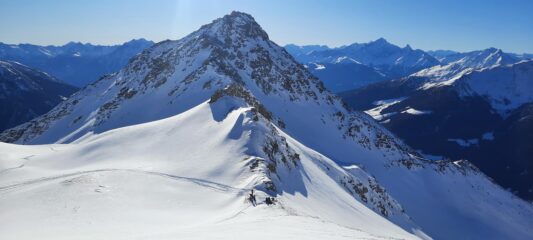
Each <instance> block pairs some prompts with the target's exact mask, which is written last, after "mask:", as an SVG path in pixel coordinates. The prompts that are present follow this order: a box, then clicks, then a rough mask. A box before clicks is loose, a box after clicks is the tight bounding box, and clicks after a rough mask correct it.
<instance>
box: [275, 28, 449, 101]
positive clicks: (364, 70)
mask: <svg viewBox="0 0 533 240" xmlns="http://www.w3.org/2000/svg"><path fill="white" fill-rule="evenodd" d="M285 49H287V51H288V52H289V53H291V54H292V55H293V56H294V57H295V58H296V60H298V61H299V62H300V63H302V64H304V65H306V66H307V67H308V69H309V70H310V71H311V72H312V73H313V74H315V75H316V76H318V77H320V79H321V80H322V81H323V82H324V85H325V86H326V88H328V89H329V90H331V91H333V92H342V91H348V90H352V89H356V88H359V87H363V86H366V85H368V84H371V83H375V82H379V81H383V80H390V79H394V78H399V77H403V76H406V75H409V74H411V73H414V72H417V71H419V70H421V69H424V68H428V67H431V66H435V65H438V64H440V62H439V61H438V60H437V59H435V58H434V57H432V56H431V55H429V54H427V53H425V52H424V51H422V50H418V49H417V50H414V49H412V48H411V47H410V46H409V45H407V46H405V47H404V48H401V47H398V46H396V45H393V44H391V43H389V42H387V40H385V39H383V38H380V39H378V40H376V41H372V42H369V43H354V44H351V45H348V46H342V47H338V48H329V47H326V46H296V45H287V46H285Z"/></svg>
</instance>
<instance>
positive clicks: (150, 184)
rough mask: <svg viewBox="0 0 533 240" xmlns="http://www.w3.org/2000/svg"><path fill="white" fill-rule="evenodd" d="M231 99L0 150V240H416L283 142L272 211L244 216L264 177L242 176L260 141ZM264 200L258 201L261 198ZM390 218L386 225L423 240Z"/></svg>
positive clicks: (318, 160) (310, 156) (315, 160)
mask: <svg viewBox="0 0 533 240" xmlns="http://www.w3.org/2000/svg"><path fill="white" fill-rule="evenodd" d="M228 101H229V103H228ZM232 102H233V100H231V99H229V100H226V102H220V103H219V102H217V103H215V104H212V105H210V104H208V103H202V104H200V105H199V106H198V107H195V108H193V109H191V110H189V111H187V112H185V113H182V114H179V115H177V116H174V117H171V118H167V119H163V120H159V121H155V122H150V123H145V124H141V125H135V126H130V127H125V128H119V129H115V130H111V131H108V132H105V133H102V134H98V135H93V136H90V137H87V138H85V139H83V140H80V141H77V142H76V143H73V144H53V145H37V146H20V145H11V144H4V143H2V144H0V150H1V152H2V155H1V158H0V163H1V165H0V166H1V167H2V169H1V171H2V172H1V174H0V186H1V187H0V206H1V207H0V212H1V213H2V214H1V217H0V223H1V224H2V228H0V235H1V236H3V238H4V239H35V238H36V237H39V238H40V239H72V238H73V237H74V238H76V239H110V238H112V239H132V238H133V239H167V238H168V239H173V238H174V239H175V238H185V239H193V238H194V239H204V238H211V237H215V238H217V239H246V238H249V237H254V238H256V239H270V238H273V237H275V238H285V237H291V238H295V239H310V238H321V239H353V238H356V239H359V238H361V239H363V238H364V239H367V238H368V239H389V238H391V237H392V238H401V239H416V238H417V237H416V236H415V235H412V234H409V233H408V232H406V231H405V230H403V229H402V228H401V227H399V226H397V225H395V224H394V223H392V222H391V221H390V220H388V219H387V218H384V217H382V216H381V215H379V214H378V213H375V212H374V211H372V210H371V209H369V208H367V207H366V206H365V205H364V204H363V203H362V202H359V201H357V200H356V199H355V198H354V196H352V195H351V194H349V192H347V191H346V190H345V188H344V187H342V185H339V183H338V182H337V181H336V180H337V179H335V178H334V177H338V176H336V175H338V174H346V175H347V173H343V172H344V170H343V169H342V168H339V167H337V166H336V165H335V164H334V163H333V162H332V161H331V160H330V159H328V158H326V157H324V156H322V155H320V154H319V153H317V152H315V151H312V150H310V149H308V148H306V147H305V146H303V145H301V144H300V143H298V142H296V141H295V140H293V139H289V141H288V143H289V146H290V147H292V148H294V149H296V151H297V152H298V153H299V154H300V156H301V160H300V162H299V165H298V166H296V167H293V168H292V169H289V168H286V166H282V165H279V166H278V175H279V176H278V177H279V179H280V180H279V182H280V183H279V184H278V187H279V188H280V189H282V191H281V192H280V195H279V196H278V198H277V199H278V203H277V205H274V206H266V205H265V204H260V205H258V206H257V207H252V206H251V204H249V203H248V202H246V201H245V196H246V194H248V192H249V189H251V188H252V187H254V186H255V185H256V183H257V182H261V181H262V180H263V178H264V177H265V176H263V175H262V174H260V171H259V172H255V171H252V170H249V169H250V166H249V164H250V162H248V161H246V159H249V158H251V157H254V156H252V155H253V154H254V149H255V148H260V147H261V146H260V145H257V146H254V144H259V143H260V142H259V141H258V140H259V139H257V138H261V137H263V136H262V135H261V134H259V133H258V132H260V131H262V130H261V129H262V128H263V126H262V124H263V122H262V121H259V122H254V121H253V120H251V119H250V118H249V112H250V109H249V108H236V109H233V107H237V105H235V106H232V105H231V104H232ZM227 111H229V113H227ZM226 113H227V116H224V114H226ZM286 137H288V136H286ZM117 146H120V147H117ZM206 149H208V151H206ZM326 168H329V170H328V171H326V170H325V169H326ZM359 175H360V174H359ZM339 176H340V175H339ZM347 176H348V175H347ZM265 196H267V195H266V194H265V193H263V192H259V193H258V199H259V200H260V201H261V200H262V199H264V197H265ZM398 214H400V215H398V216H392V218H393V219H394V218H396V221H397V222H398V223H399V224H403V225H404V227H405V228H412V229H413V232H415V233H417V234H419V235H420V236H423V234H422V233H421V232H419V230H416V229H417V227H416V226H415V225H414V224H413V223H410V220H408V218H405V217H402V216H401V213H398ZM402 219H403V220H402ZM21 226H25V228H29V229H31V231H23V230H22V229H21ZM267 229H268V230H267ZM266 230H267V231H266Z"/></svg>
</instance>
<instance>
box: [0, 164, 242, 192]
mask: <svg viewBox="0 0 533 240" xmlns="http://www.w3.org/2000/svg"><path fill="white" fill-rule="evenodd" d="M21 167H22V166H19V167H15V168H21ZM11 169H13V168H11ZM6 170H8V169H5V170H4V171H6ZM9 170H10V169H9ZM116 171H124V172H134V173H142V174H150V175H154V176H160V177H166V178H171V179H175V180H185V181H189V182H193V183H195V184H197V185H200V186H202V187H207V188H211V189H213V190H216V191H221V192H228V191H236V192H239V194H241V193H242V192H244V191H250V189H245V188H235V187H232V186H228V185H225V184H221V183H217V182H212V181H208V180H205V179H198V178H191V177H182V176H177V175H172V174H168V173H162V172H152V171H144V170H137V169H113V168H109V169H97V170H88V171H80V172H74V173H67V174H61V175H57V176H51V177H42V178H37V179H32V180H28V181H24V182H21V183H16V184H11V185H7V186H2V187H0V193H1V192H6V191H8V190H13V189H17V188H21V187H25V186H29V185H33V184H39V183H44V182H48V181H52V180H57V179H62V178H68V177H73V176H79V175H84V174H90V173H99V172H116Z"/></svg>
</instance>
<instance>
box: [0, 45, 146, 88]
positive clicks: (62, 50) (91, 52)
mask: <svg viewBox="0 0 533 240" xmlns="http://www.w3.org/2000/svg"><path fill="white" fill-rule="evenodd" d="M151 45H153V42H152V41H148V40H145V39H136V40H131V41H129V42H126V43H124V44H121V45H113V46H100V45H92V44H82V43H79V42H78V43H76V42H70V43H68V44H65V45H63V46H38V45H32V44H4V43H0V60H4V61H16V62H20V63H22V64H24V65H27V66H29V67H31V68H35V69H38V70H40V71H44V72H46V73H48V74H50V75H53V76H54V77H56V78H58V79H61V80H62V81H64V82H66V83H68V84H70V85H74V86H77V87H83V86H85V85H87V84H90V83H92V82H94V81H96V80H97V79H98V78H99V77H101V76H102V75H104V74H108V73H112V72H115V71H117V70H119V69H120V68H121V67H123V66H124V65H126V63H127V62H128V60H129V59H130V58H131V57H133V56H135V55H136V54H138V53H140V52H141V51H142V50H144V49H146V48H147V47H149V46H151Z"/></svg>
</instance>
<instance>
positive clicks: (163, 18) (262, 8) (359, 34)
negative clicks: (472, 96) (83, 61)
mask: <svg viewBox="0 0 533 240" xmlns="http://www.w3.org/2000/svg"><path fill="white" fill-rule="evenodd" d="M233 10H236V11H241V12H246V13H249V14H251V15H252V16H253V17H254V18H255V19H256V20H257V22H258V23H259V24H260V25H261V26H262V27H263V28H264V29H265V31H266V32H267V33H268V34H269V36H270V38H271V39H272V40H273V41H274V42H276V43H278V44H279V45H286V44H297V45H327V46H330V47H339V46H342V45H348V44H351V43H364V42H370V41H373V40H376V39H378V38H380V37H383V38H385V39H387V41H389V42H391V43H393V44H395V45H398V46H401V47H403V46H405V45H406V44H409V45H411V46H412V47H413V48H416V49H422V50H453V51H459V52H466V51H473V50H480V49H486V48H489V47H495V48H500V49H502V50H504V51H506V52H514V53H532V52H533V44H531V43H532V42H533V28H532V27H531V26H530V25H531V23H532V22H533V15H532V14H530V12H531V10H533V2H530V1H514V0H513V1H502V0H495V1H478V0H476V1H468V2H463V1H455V0H453V1H432V2H428V3H426V2H419V1H410V0H409V1H402V2H393V1H337V2H335V4H332V3H330V2H325V1H319V0H312V1H307V2H306V3H305V4H299V3H297V2H288V3H286V2H283V1H268V2H261V1H244V0H234V1H227V2H223V3H222V2H220V1H216V0H205V1H190V0H180V1H165V0H155V1H139V0H132V1H124V0H118V1H112V2H108V1H100V0H97V1H90V2H74V1H66V0H52V1H47V2H32V1H28V0H18V1H11V0H6V1H4V2H3V7H2V9H0V20H1V21H0V28H1V29H2V30H3V31H1V32H0V42H3V43H7V44H20V43H29V44H35V45H64V44H66V43H68V42H82V43H91V44H95V45H114V44H120V43H123V42H127V41H129V40H131V39H138V38H145V39H147V40H151V41H154V42H159V41H162V40H165V39H173V40H174V39H180V38H182V37H184V36H186V35H187V34H189V33H191V32H193V31H194V30H196V29H198V28H199V27H200V26H201V25H204V24H207V23H209V22H211V21H212V20H214V19H216V18H219V17H222V16H223V15H225V14H228V13H230V12H231V11H233Z"/></svg>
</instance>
